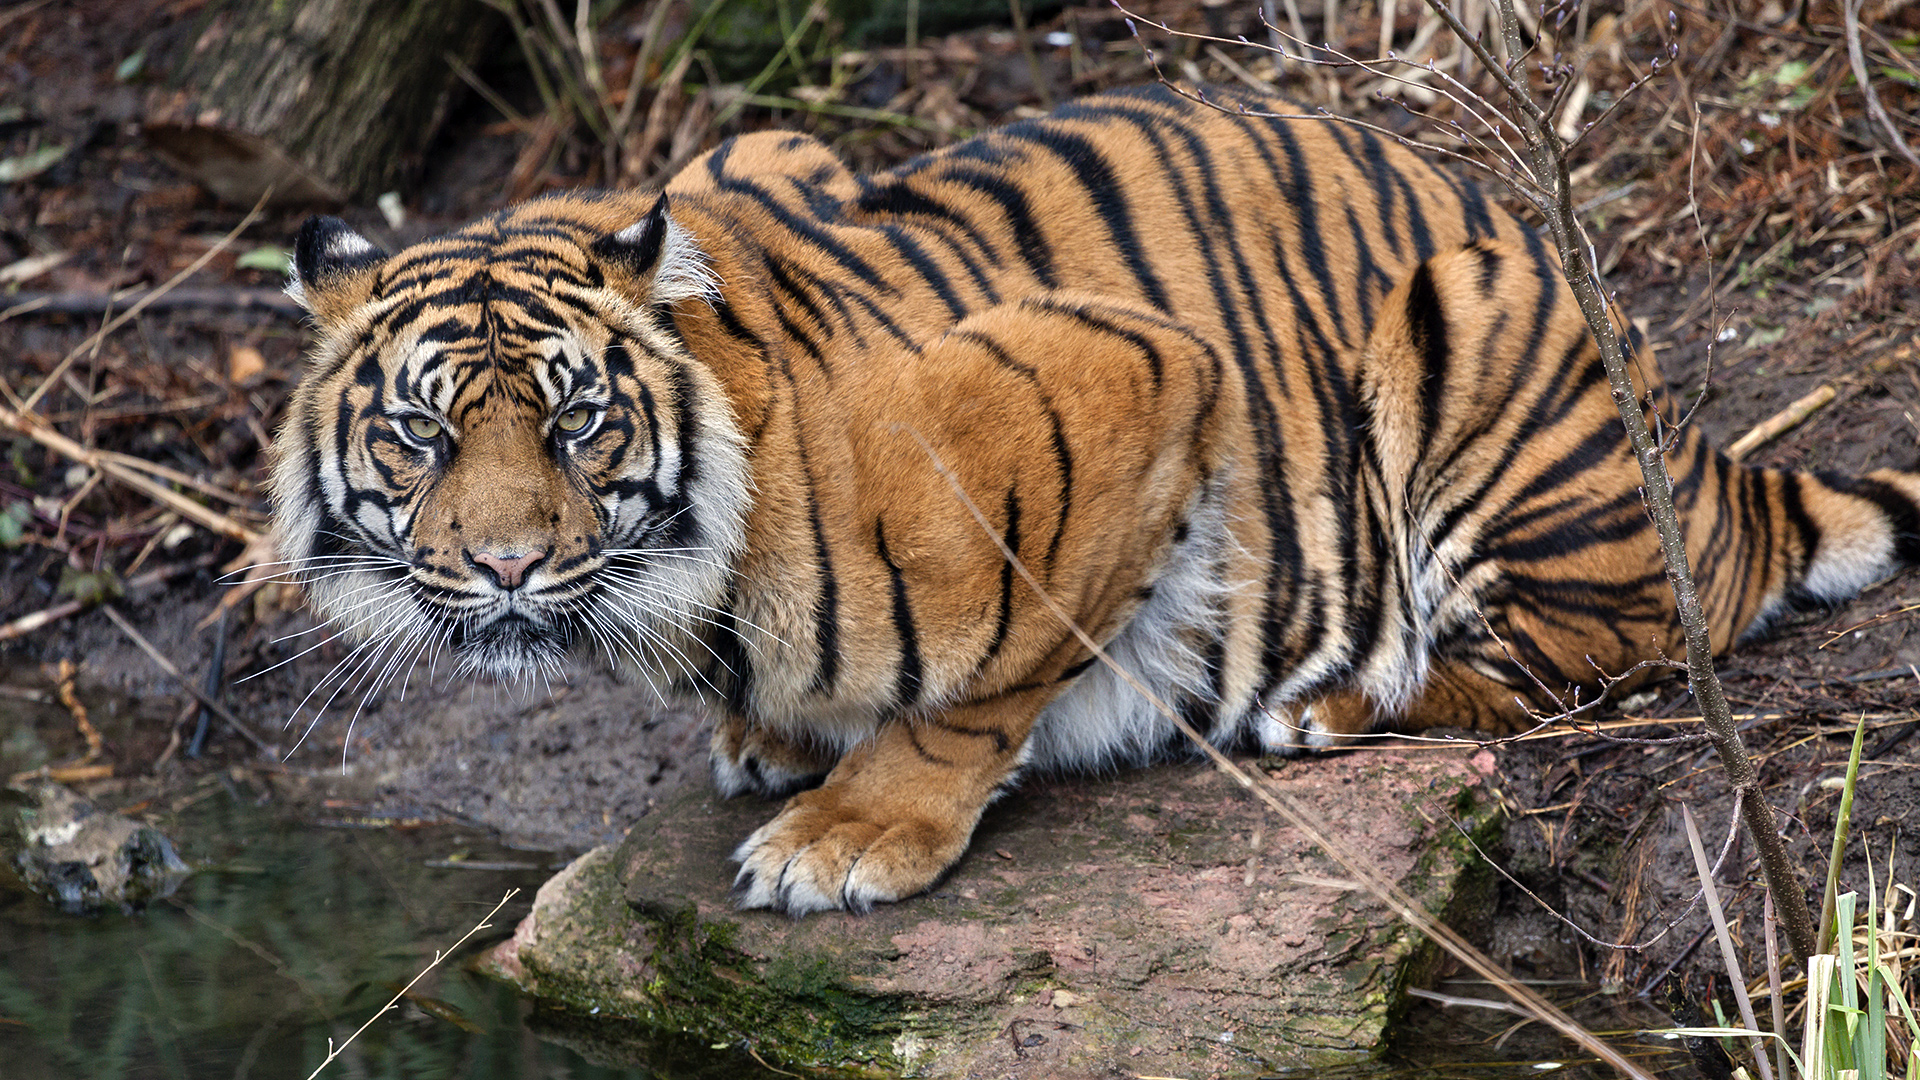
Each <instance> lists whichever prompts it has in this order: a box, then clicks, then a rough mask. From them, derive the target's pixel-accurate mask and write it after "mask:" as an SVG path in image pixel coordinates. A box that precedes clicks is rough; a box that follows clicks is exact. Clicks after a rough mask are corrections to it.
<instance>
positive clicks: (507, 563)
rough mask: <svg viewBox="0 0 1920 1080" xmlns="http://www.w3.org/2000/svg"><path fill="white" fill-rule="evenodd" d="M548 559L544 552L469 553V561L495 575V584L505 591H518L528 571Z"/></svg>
mask: <svg viewBox="0 0 1920 1080" xmlns="http://www.w3.org/2000/svg"><path fill="white" fill-rule="evenodd" d="M546 557H547V553H546V552H544V551H529V552H527V553H526V554H524V555H495V554H494V553H493V552H491V551H482V552H478V553H476V552H472V551H469V552H467V559H468V561H470V562H472V563H473V564H474V565H475V566H484V567H486V568H487V571H488V572H489V573H491V574H492V575H493V580H494V583H495V584H497V585H499V586H500V587H501V588H503V589H517V588H519V587H520V583H521V582H522V581H524V580H525V579H526V576H527V571H528V570H529V569H531V568H532V567H533V564H534V563H537V562H539V561H540V560H541V559H544V558H546Z"/></svg>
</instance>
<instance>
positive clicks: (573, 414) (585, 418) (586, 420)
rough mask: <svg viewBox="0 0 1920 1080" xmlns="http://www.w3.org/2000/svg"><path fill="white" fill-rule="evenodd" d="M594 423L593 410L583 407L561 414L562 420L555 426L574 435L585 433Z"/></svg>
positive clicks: (554, 423) (557, 421) (555, 422)
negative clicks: (588, 426)
mask: <svg viewBox="0 0 1920 1080" xmlns="http://www.w3.org/2000/svg"><path fill="white" fill-rule="evenodd" d="M592 422H593V410H592V409H589V408H587V407H585V406H581V407H580V408H578V409H568V410H567V411H566V412H563V413H561V414H560V418H559V419H558V420H555V421H554V422H553V426H554V427H557V428H559V429H560V430H561V431H564V432H566V433H567V434H569V435H572V434H574V433H575V432H580V431H585V430H586V429H587V425H588V424H590V423H592Z"/></svg>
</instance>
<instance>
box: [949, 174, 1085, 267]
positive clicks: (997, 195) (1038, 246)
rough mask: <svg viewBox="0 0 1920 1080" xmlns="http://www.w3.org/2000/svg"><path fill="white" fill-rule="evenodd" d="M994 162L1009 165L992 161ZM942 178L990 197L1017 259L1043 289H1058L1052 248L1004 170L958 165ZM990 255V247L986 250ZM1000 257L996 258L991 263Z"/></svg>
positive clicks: (1021, 192)
mask: <svg viewBox="0 0 1920 1080" xmlns="http://www.w3.org/2000/svg"><path fill="white" fill-rule="evenodd" d="M994 164H996V165H1001V164H1012V163H1010V162H1009V163H1003V162H998V161H996V162H994ZM940 178H941V180H943V181H945V182H948V183H953V184H958V185H960V186H962V187H967V188H971V189H973V190H974V191H977V192H979V193H980V194H981V195H984V196H986V197H987V198H989V199H992V200H993V201H994V202H996V203H998V204H999V206H1000V212H1001V213H1002V214H1003V215H1005V216H1006V219H1007V221H1006V231H1007V233H1008V234H1009V235H1011V236H1012V237H1013V240H1014V245H1015V247H1016V248H1017V249H1018V250H1019V252H1020V261H1021V262H1024V263H1026V264H1027V270H1028V271H1029V272H1030V273H1032V274H1033V276H1034V279H1035V280H1036V281H1038V282H1039V283H1040V285H1041V286H1042V287H1043V288H1048V289H1057V288H1059V287H1060V282H1059V279H1058V278H1057V277H1056V276H1055V275H1054V271H1053V251H1052V249H1051V248H1050V247H1048V246H1047V242H1046V237H1045V236H1044V235H1043V234H1042V233H1041V231H1040V226H1039V224H1038V223H1037V222H1035V221H1034V219H1033V207H1032V206H1031V205H1030V204H1029V203H1028V202H1027V196H1026V192H1024V191H1022V190H1020V188H1019V187H1018V186H1016V185H1015V184H1013V183H1012V182H1010V181H1009V180H1008V179H1007V177H1006V175H1005V173H1004V172H1000V171H988V170H986V169H975V168H969V167H965V166H960V165H952V166H949V167H948V168H947V169H946V170H945V171H944V172H943V173H942V174H941V177H940ZM986 250H987V251H988V253H989V255H992V249H990V248H989V249H986ZM999 263H1000V260H999V259H998V258H997V257H995V258H994V264H995V265H996V266H997V265H999Z"/></svg>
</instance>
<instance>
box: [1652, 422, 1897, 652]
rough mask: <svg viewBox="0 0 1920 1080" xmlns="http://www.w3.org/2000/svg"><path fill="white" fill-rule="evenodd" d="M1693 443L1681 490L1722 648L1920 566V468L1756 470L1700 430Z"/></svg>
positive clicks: (1699, 580) (1678, 478)
mask: <svg viewBox="0 0 1920 1080" xmlns="http://www.w3.org/2000/svg"><path fill="white" fill-rule="evenodd" d="M1686 441H1687V442H1688V443H1689V444H1691V445H1690V446H1689V448H1688V450H1689V451H1690V452H1688V453H1683V454H1682V455H1680V456H1681V457H1682V458H1683V459H1684V458H1691V459H1692V460H1691V461H1681V462H1675V463H1674V465H1675V466H1676V467H1675V468H1674V476H1675V495H1676V498H1677V500H1678V502H1679V504H1680V509H1681V511H1682V513H1683V514H1684V516H1685V521H1686V526H1687V527H1686V538H1687V550H1688V553H1689V556H1690V558H1689V561H1690V562H1691V563H1692V564H1693V567H1694V577H1695V585H1696V588H1697V589H1698V592H1699V595H1700V600H1701V603H1702V605H1703V606H1704V608H1705V609H1706V612H1707V615H1708V619H1709V625H1710V627H1711V629H1712V632H1713V650H1714V652H1715V653H1716V654H1717V653H1720V652H1723V651H1724V650H1726V649H1727V648H1729V647H1730V646H1732V645H1734V644H1735V643H1737V642H1739V641H1741V640H1743V639H1746V638H1750V637H1753V636H1755V635H1757V634H1759V633H1761V632H1763V631H1764V630H1765V629H1766V628H1767V627H1768V626H1769V625H1770V624H1771V623H1772V622H1773V621H1774V620H1775V619H1777V618H1778V617H1779V616H1781V615H1782V614H1785V613H1787V612H1790V611H1792V610H1794V609H1796V608H1798V607H1803V606H1806V605H1807V604H1809V603H1837V602H1839V601H1842V600H1846V599H1848V598H1850V597H1852V596H1854V595H1856V594H1857V593H1859V592H1860V591H1861V590H1862V589H1864V588H1866V587H1867V586H1869V585H1871V584H1873V583H1874V582H1876V581H1879V580H1880V579H1882V578H1884V577H1886V576H1888V575H1889V574H1892V573H1893V572H1895V571H1897V570H1900V569H1902V568H1904V567H1909V566H1914V565H1920V473H1913V472H1905V471H1901V470H1898V469H1879V470H1876V471H1874V472H1871V473H1868V474H1867V475H1865V476H1858V477H1856V476H1847V475H1843V474H1840V473H1831V472H1797V471H1793V470H1788V469H1776V468H1764V467H1756V466H1747V465H1742V464H1739V463H1737V462H1735V461H1733V460H1731V459H1730V458H1728V457H1727V456H1726V455H1725V454H1723V453H1720V452H1718V451H1714V450H1711V449H1708V448H1707V447H1705V445H1704V440H1702V439H1701V438H1700V437H1699V436H1698V435H1696V434H1692V433H1689V436H1688V438H1687V439H1686ZM1680 466H1691V467H1690V468H1686V469H1685V471H1684V472H1683V468H1682V467H1680Z"/></svg>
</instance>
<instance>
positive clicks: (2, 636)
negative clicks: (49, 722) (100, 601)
mask: <svg viewBox="0 0 1920 1080" xmlns="http://www.w3.org/2000/svg"><path fill="white" fill-rule="evenodd" d="M217 561H219V560H217V559H216V558H214V557H213V556H212V555H202V556H200V557H199V558H197V559H191V560H188V561H187V562H183V563H177V564H175V565H173V566H162V567H160V568H158V569H155V570H149V571H147V572H146V573H144V574H136V575H134V576H133V577H130V578H128V579H127V584H126V588H127V591H129V592H132V591H134V590H137V589H144V588H147V587H148V586H150V585H161V584H164V583H166V582H169V581H172V580H173V579H174V578H177V577H180V576H182V575H185V574H191V573H193V572H194V571H196V570H204V569H206V568H207V567H209V566H212V565H213V564H214V563H215V562H217ZM93 603H94V602H93V601H91V600H67V601H63V602H62V603H58V604H55V605H53V606H52V607H49V608H42V609H41V610H39V611H36V612H33V613H32V614H30V615H22V616H20V617H19V618H17V619H15V620H13V621H12V622H9V623H0V641H12V640H13V639H14V638H17V637H25V636H26V635H28V634H31V633H33V632H34V631H35V630H38V629H40V628H41V627H43V626H46V625H48V624H50V623H56V622H59V621H60V620H61V619H64V618H66V617H67V616H69V615H75V614H78V613H80V612H82V611H85V610H86V609H87V608H89V607H91V606H93ZM39 700H49V699H45V698H42V699H39Z"/></svg>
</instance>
